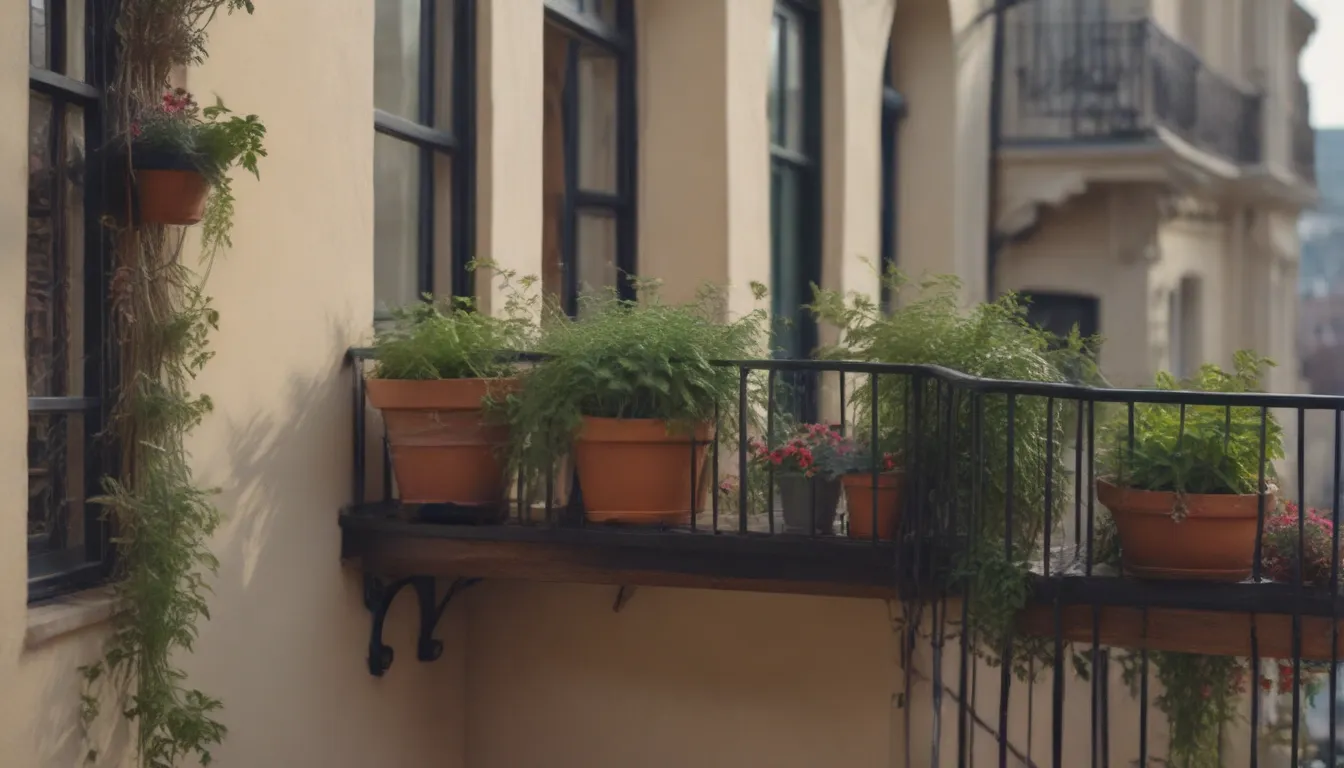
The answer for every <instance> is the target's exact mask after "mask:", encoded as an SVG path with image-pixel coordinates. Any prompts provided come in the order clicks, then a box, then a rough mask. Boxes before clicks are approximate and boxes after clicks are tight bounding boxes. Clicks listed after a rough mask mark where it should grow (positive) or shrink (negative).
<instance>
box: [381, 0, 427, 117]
mask: <svg viewBox="0 0 1344 768" xmlns="http://www.w3.org/2000/svg"><path fill="white" fill-rule="evenodd" d="M420 2H421V0H375V6H374V27H373V105H374V106H375V107H377V108H378V109H381V110H384V111H387V112H391V113H392V114H394V115H398V116H400V117H404V118H406V119H408V120H418V119H419V108H418V107H419V82H420Z"/></svg>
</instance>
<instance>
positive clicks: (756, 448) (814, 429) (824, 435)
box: [747, 424, 845, 478]
mask: <svg viewBox="0 0 1344 768" xmlns="http://www.w3.org/2000/svg"><path fill="white" fill-rule="evenodd" d="M844 444H845V441H844V438H842V437H841V436H840V433H839V432H838V431H837V430H836V428H835V427H832V426H830V425H828V424H804V425H802V426H800V427H799V428H798V429H797V430H795V431H794V432H793V433H792V434H790V435H789V437H788V438H787V439H785V440H784V442H783V443H781V444H779V445H776V446H774V447H771V446H770V444H769V443H767V442H766V441H765V440H763V439H761V438H754V439H752V440H751V441H750V442H749V443H748V444H747V451H748V457H749V458H750V459H751V462H752V463H753V464H754V465H756V466H758V467H765V468H769V467H774V469H775V472H777V473H778V472H784V473H794V474H799V475H802V476H803V477H808V478H811V477H816V476H817V475H819V474H820V475H825V476H826V477H835V476H836V475H835V474H834V473H832V472H830V471H828V470H827V467H828V466H830V465H831V464H833V463H834V460H835V458H836V454H837V453H838V452H839V450H840V449H841V446H843V445H844Z"/></svg>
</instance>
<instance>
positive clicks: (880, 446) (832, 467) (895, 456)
mask: <svg viewBox="0 0 1344 768" xmlns="http://www.w3.org/2000/svg"><path fill="white" fill-rule="evenodd" d="M894 442H895V441H894V439H892V438H891V437H890V436H888V437H884V438H879V439H878V441H877V445H876V446H874V444H873V441H872V440H869V439H868V438H866V437H864V438H859V439H851V438H842V439H841V440H840V442H839V443H837V444H836V446H835V449H834V450H833V451H831V453H830V454H829V455H828V456H827V457H826V460H825V462H824V467H823V470H822V471H824V472H826V473H828V474H830V475H832V476H834V477H839V476H840V475H855V474H871V473H872V471H873V469H874V466H873V463H874V460H876V462H877V466H876V469H877V471H878V472H879V473H881V474H887V473H890V472H898V471H900V469H901V454H900V451H899V450H897V449H895V447H894V445H893V444H894ZM874 448H876V450H874Z"/></svg>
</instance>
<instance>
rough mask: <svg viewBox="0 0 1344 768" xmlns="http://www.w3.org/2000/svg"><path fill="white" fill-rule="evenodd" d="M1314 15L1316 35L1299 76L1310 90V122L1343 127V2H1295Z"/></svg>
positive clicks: (1313, 0) (1327, 126)
mask: <svg viewBox="0 0 1344 768" xmlns="http://www.w3.org/2000/svg"><path fill="white" fill-rule="evenodd" d="M1298 2H1300V3H1301V4H1302V5H1303V7H1305V8H1306V9H1307V10H1309V11H1311V12H1312V13H1313V14H1315V15H1316V21H1317V26H1316V34H1315V35H1314V36H1312V38H1311V42H1310V43H1309V44H1308V45H1307V49H1306V51H1304V52H1303V53H1302V77H1303V79H1305V80H1306V81H1307V84H1308V85H1309V86H1310V87H1311V121H1312V123H1314V124H1315V125H1316V127H1317V128H1344V0H1298Z"/></svg>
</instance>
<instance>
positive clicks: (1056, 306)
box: [1019, 291, 1101, 379]
mask: <svg viewBox="0 0 1344 768" xmlns="http://www.w3.org/2000/svg"><path fill="white" fill-rule="evenodd" d="M1019 297H1020V298H1021V300H1022V301H1023V303H1025V304H1026V305H1027V322H1029V323H1031V324H1032V325H1034V326H1036V327H1037V328H1040V329H1041V330H1044V331H1047V332H1049V333H1050V334H1051V335H1053V336H1055V337H1056V338H1057V339H1059V342H1058V343H1059V344H1061V345H1062V344H1063V340H1064V339H1066V338H1067V337H1068V336H1069V334H1070V333H1072V332H1073V330H1074V329H1075V328H1077V329H1078V333H1079V335H1081V336H1082V337H1083V338H1091V337H1094V336H1096V335H1097V334H1099V333H1100V332H1101V301H1100V300H1099V299H1098V298H1097V297H1096V296H1088V295H1085V294H1080V293H1059V292H1051V291H1023V292H1021V293H1020V294H1019ZM1099 351H1100V350H1099V348H1098V347H1096V346H1093V347H1091V348H1090V349H1089V352H1090V354H1091V356H1092V359H1093V360H1094V361H1098V360H1099V358H1098V353H1099ZM1065 373H1067V374H1069V375H1070V376H1071V377H1073V378H1075V379H1077V377H1078V376H1079V375H1081V373H1082V372H1081V371H1066V372H1065Z"/></svg>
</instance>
